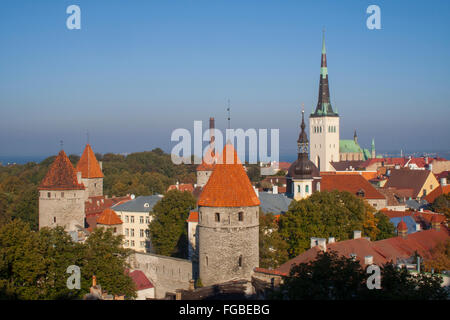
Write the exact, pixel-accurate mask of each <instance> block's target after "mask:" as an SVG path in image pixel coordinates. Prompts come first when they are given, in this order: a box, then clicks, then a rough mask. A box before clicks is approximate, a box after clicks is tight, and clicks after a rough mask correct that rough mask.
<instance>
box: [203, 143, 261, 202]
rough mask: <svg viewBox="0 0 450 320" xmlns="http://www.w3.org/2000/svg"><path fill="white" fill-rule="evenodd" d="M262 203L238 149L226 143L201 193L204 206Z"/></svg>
mask: <svg viewBox="0 0 450 320" xmlns="http://www.w3.org/2000/svg"><path fill="white" fill-rule="evenodd" d="M259 204H260V202H259V199H258V197H257V196H256V193H255V191H254V190H253V187H252V184H251V183H250V180H249V178H248V176H247V174H246V173H245V170H244V167H243V166H242V163H241V162H240V160H239V158H238V156H237V153H236V150H235V149H234V147H233V146H232V145H231V144H227V145H225V147H224V149H223V152H222V154H221V155H220V157H219V158H218V163H217V164H216V165H215V167H214V171H213V173H212V174H211V177H210V178H209V180H208V183H207V184H206V185H205V187H204V188H203V191H202V193H201V194H200V197H199V200H198V205H199V206H204V207H246V206H258V205H259Z"/></svg>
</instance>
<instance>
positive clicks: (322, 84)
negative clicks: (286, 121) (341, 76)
mask: <svg viewBox="0 0 450 320" xmlns="http://www.w3.org/2000/svg"><path fill="white" fill-rule="evenodd" d="M312 115H313V116H337V113H336V112H334V111H333V108H332V107H331V103H330V89H329V85H328V68H327V51H326V46H325V29H324V30H323V36H322V59H321V63H320V81H319V98H318V101H317V106H316V111H315V112H314V113H313V114H312Z"/></svg>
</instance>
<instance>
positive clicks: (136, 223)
mask: <svg viewBox="0 0 450 320" xmlns="http://www.w3.org/2000/svg"><path fill="white" fill-rule="evenodd" d="M162 197H163V196H162V195H159V194H158V195H152V196H140V197H137V198H135V199H132V200H130V201H127V202H125V203H123V204H119V205H116V206H113V207H112V209H113V210H114V211H115V212H116V213H117V215H118V216H119V218H120V219H121V220H122V222H123V225H122V233H123V235H124V247H125V248H130V249H133V250H135V251H138V252H150V251H151V243H150V234H149V228H148V224H149V223H150V222H151V221H152V218H153V215H152V210H153V206H154V205H155V204H156V203H157V202H158V201H159V200H161V199H162Z"/></svg>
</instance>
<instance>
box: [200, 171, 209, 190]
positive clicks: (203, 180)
mask: <svg viewBox="0 0 450 320" xmlns="http://www.w3.org/2000/svg"><path fill="white" fill-rule="evenodd" d="M211 174H212V171H197V185H198V186H199V187H204V186H205V185H206V183H207V182H208V180H209V177H210V176H211Z"/></svg>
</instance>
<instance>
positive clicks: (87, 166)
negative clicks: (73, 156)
mask: <svg viewBox="0 0 450 320" xmlns="http://www.w3.org/2000/svg"><path fill="white" fill-rule="evenodd" d="M76 171H77V172H78V171H81V176H82V177H83V178H103V173H102V169H101V168H100V164H99V163H98V161H97V158H96V157H95V154H94V151H92V148H91V146H90V145H89V144H87V145H86V148H84V151H83V154H82V155H81V158H80V161H78V164H77V168H76Z"/></svg>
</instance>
